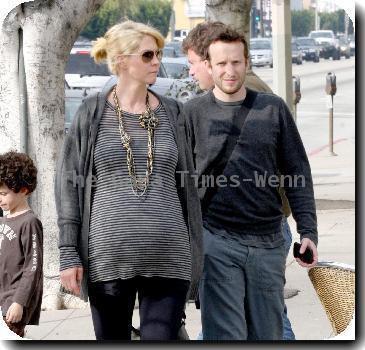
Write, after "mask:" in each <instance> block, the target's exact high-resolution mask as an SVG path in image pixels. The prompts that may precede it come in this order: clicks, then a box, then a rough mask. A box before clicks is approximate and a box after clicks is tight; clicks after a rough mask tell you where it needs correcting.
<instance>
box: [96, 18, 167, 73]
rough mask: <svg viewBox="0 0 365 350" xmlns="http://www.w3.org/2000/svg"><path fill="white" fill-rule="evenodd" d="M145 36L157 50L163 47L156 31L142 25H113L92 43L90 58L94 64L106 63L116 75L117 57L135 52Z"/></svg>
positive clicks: (160, 35) (132, 23)
mask: <svg viewBox="0 0 365 350" xmlns="http://www.w3.org/2000/svg"><path fill="white" fill-rule="evenodd" d="M145 35H149V36H151V37H152V38H154V39H155V40H156V44H157V46H158V48H159V49H162V48H163V47H164V44H165V39H164V37H163V36H162V34H161V33H160V32H159V31H158V30H157V29H155V28H153V27H150V26H148V25H146V24H143V23H137V22H133V21H126V22H123V23H120V24H116V25H114V26H113V27H111V28H110V29H109V30H108V31H107V32H106V33H105V35H104V36H102V37H100V38H98V39H96V41H93V47H92V50H91V56H92V57H94V61H95V62H96V63H104V62H106V63H107V64H108V67H109V70H110V71H111V72H112V73H113V74H118V62H117V59H116V58H117V56H119V55H121V54H122V55H123V54H125V55H128V54H130V53H133V52H135V50H137V49H138V47H139V44H140V42H141V40H142V39H143V37H144V36H145Z"/></svg>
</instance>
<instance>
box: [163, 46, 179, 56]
mask: <svg viewBox="0 0 365 350" xmlns="http://www.w3.org/2000/svg"><path fill="white" fill-rule="evenodd" d="M162 52H163V55H162V56H163V57H178V56H179V55H178V53H177V51H176V50H175V48H174V47H172V46H165V47H164V48H163V49H162Z"/></svg>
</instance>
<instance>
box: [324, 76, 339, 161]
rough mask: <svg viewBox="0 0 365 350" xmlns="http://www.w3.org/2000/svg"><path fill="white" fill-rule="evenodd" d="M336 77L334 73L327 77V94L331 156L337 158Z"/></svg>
mask: <svg viewBox="0 0 365 350" xmlns="http://www.w3.org/2000/svg"><path fill="white" fill-rule="evenodd" d="M336 91H337V86H336V75H335V74H334V73H332V72H328V73H327V75H326V93H327V95H328V105H327V107H328V112H329V118H328V121H329V151H330V155H332V156H336V153H335V152H333V96H334V95H335V94H336Z"/></svg>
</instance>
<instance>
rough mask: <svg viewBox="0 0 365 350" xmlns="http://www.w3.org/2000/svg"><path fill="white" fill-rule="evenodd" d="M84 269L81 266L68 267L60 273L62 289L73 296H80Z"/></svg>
mask: <svg viewBox="0 0 365 350" xmlns="http://www.w3.org/2000/svg"><path fill="white" fill-rule="evenodd" d="M83 273H84V269H83V267H81V266H76V267H70V268H69V269H66V270H63V271H61V273H60V277H61V284H62V285H63V287H64V288H65V289H66V290H68V291H70V292H72V293H73V294H75V295H77V296H79V295H80V285H81V281H82V275H83Z"/></svg>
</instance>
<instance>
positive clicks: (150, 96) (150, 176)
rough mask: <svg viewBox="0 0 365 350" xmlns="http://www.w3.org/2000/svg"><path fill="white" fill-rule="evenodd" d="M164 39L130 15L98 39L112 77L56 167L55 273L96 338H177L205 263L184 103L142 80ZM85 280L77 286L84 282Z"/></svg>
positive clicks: (91, 100) (96, 52) (78, 119)
mask: <svg viewBox="0 0 365 350" xmlns="http://www.w3.org/2000/svg"><path fill="white" fill-rule="evenodd" d="M163 45H164V39H163V37H162V35H161V34H160V33H159V32H158V31H157V30H155V29H153V28H151V27H149V26H147V25H144V24H141V23H135V22H132V21H127V22H124V23H122V24H117V25H115V26H113V27H112V28H111V29H109V31H108V32H107V33H106V34H105V36H104V37H102V38H99V39H98V40H97V41H96V42H94V46H93V50H92V56H93V57H94V59H95V61H96V62H97V63H99V62H102V61H107V63H108V66H109V69H110V71H111V72H112V73H114V74H115V75H116V76H117V78H118V79H117V84H116V85H115V86H113V85H110V86H106V87H105V88H104V89H103V91H102V92H100V93H99V94H98V95H95V96H90V97H87V98H86V99H85V101H84V102H83V104H82V105H81V107H80V108H79V110H78V112H77V114H76V116H75V119H74V122H73V125H72V127H71V129H70V131H69V133H68V134H67V136H66V138H65V141H64V145H63V149H62V153H61V156H60V160H59V166H58V170H57V176H56V203H57V211H58V225H59V229H60V242H59V248H60V270H61V283H62V285H63V286H64V288H66V289H67V290H69V291H71V292H73V293H75V294H76V295H81V297H82V298H83V299H84V300H87V297H88V296H89V299H90V306H91V312H92V319H93V324H94V329H95V334H96V338H97V339H98V340H110V339H122V340H130V339H131V328H132V314H133V308H134V302H135V297H136V293H137V292H138V298H139V312H140V321H141V324H140V327H141V340H173V339H176V338H177V333H178V329H179V327H180V322H181V318H182V314H183V310H184V304H185V302H186V298H187V294H188V290H189V287H190V289H191V290H193V289H194V290H195V287H196V285H197V282H198V279H199V276H200V272H201V267H202V258H201V255H200V254H201V253H200V252H201V215H200V206H199V199H198V195H197V192H196V188H195V187H194V179H193V177H192V176H191V175H192V173H193V171H194V170H193V162H192V156H191V150H190V149H189V146H188V144H189V142H188V139H187V138H188V137H189V135H187V134H186V132H185V131H186V128H185V122H184V117H183V115H182V114H181V113H182V111H181V106H180V105H179V104H178V103H177V102H176V101H174V100H172V99H169V98H166V97H163V96H159V95H157V94H155V93H153V92H152V91H151V90H149V89H148V88H147V86H148V85H150V84H153V83H154V82H155V81H156V77H157V72H158V70H159V66H160V60H161V53H162V51H161V50H162V48H163ZM80 284H81V286H80Z"/></svg>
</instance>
